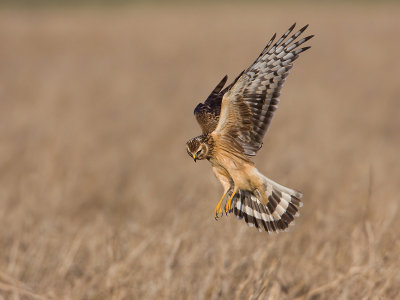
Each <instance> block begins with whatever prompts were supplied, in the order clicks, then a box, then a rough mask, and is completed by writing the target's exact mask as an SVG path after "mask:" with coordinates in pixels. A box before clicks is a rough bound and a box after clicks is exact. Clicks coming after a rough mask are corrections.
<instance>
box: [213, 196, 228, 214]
mask: <svg viewBox="0 0 400 300" xmlns="http://www.w3.org/2000/svg"><path fill="white" fill-rule="evenodd" d="M225 196H226V192H225V193H224V194H223V195H222V197H221V200H219V202H218V204H217V206H216V207H215V219H218V218H219V216H218V215H219V214H222V208H221V204H222V200H224V198H225Z"/></svg>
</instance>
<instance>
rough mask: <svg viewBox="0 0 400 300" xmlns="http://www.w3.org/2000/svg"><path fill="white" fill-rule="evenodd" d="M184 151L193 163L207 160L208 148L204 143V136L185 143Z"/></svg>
mask: <svg viewBox="0 0 400 300" xmlns="http://www.w3.org/2000/svg"><path fill="white" fill-rule="evenodd" d="M186 150H187V153H188V154H189V156H190V157H191V158H193V159H194V161H195V162H196V160H201V159H205V158H207V157H208V150H209V146H208V144H207V142H206V138H205V136H204V135H201V136H198V137H195V138H192V139H190V140H189V141H187V143H186Z"/></svg>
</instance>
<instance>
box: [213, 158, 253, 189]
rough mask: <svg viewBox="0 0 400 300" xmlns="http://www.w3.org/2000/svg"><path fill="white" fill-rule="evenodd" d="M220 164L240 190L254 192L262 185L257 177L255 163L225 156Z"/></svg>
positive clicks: (220, 160) (219, 160)
mask: <svg viewBox="0 0 400 300" xmlns="http://www.w3.org/2000/svg"><path fill="white" fill-rule="evenodd" d="M218 164H219V165H220V166H222V167H223V168H224V169H225V170H226V171H227V172H228V173H229V175H230V177H231V178H232V180H233V182H234V183H235V187H236V188H238V189H242V190H250V191H253V190H254V189H255V188H256V187H258V185H259V184H260V182H259V181H260V178H259V176H257V170H256V168H255V167H254V164H253V163H249V162H246V161H244V160H241V159H235V158H232V157H226V156H223V157H219V159H218Z"/></svg>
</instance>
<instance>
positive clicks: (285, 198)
mask: <svg viewBox="0 0 400 300" xmlns="http://www.w3.org/2000/svg"><path fill="white" fill-rule="evenodd" d="M260 176H262V179H263V182H264V185H265V186H266V189H265V190H266V193H267V197H268V203H267V205H263V204H262V203H261V201H260V199H262V198H261V195H256V193H255V192H252V191H246V190H239V191H238V193H237V195H235V197H234V200H233V201H234V202H233V212H234V214H235V215H236V216H237V217H238V219H244V220H245V222H246V223H247V224H248V225H249V226H250V227H256V228H257V229H258V230H259V231H266V232H268V233H271V232H280V231H286V230H287V228H288V227H289V225H294V217H297V216H299V212H298V211H299V208H300V207H302V206H303V203H302V202H301V200H300V199H301V197H302V196H303V195H302V194H301V193H300V192H298V191H295V190H293V189H289V188H287V187H284V186H282V185H280V184H278V183H276V182H274V181H272V180H271V179H269V178H267V177H265V176H263V175H261V174H260Z"/></svg>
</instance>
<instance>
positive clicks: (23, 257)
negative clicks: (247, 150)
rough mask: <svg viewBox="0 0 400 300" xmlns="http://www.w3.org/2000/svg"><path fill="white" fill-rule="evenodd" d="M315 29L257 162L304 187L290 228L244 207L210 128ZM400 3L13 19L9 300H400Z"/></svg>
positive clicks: (1, 73) (6, 166) (1, 142)
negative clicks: (251, 81) (199, 147)
mask: <svg viewBox="0 0 400 300" xmlns="http://www.w3.org/2000/svg"><path fill="white" fill-rule="evenodd" d="M294 21H297V22H298V24H299V25H303V24H306V23H310V28H309V29H308V32H309V33H310V34H316V37H315V38H314V39H312V40H311V41H310V44H311V45H312V46H313V48H311V50H309V51H307V52H306V53H304V55H302V57H301V58H300V59H299V60H298V61H297V62H296V64H295V67H294V68H293V70H292V72H291V75H290V76H289V78H288V80H287V81H286V84H285V87H284V89H283V93H282V97H281V104H280V108H279V110H278V112H277V114H276V115H275V118H274V120H273V122H272V126H271V127H270V131H269V132H268V135H267V136H266V139H265V143H264V147H263V149H262V151H261V152H260V153H259V155H258V156H257V157H256V158H255V161H256V165H257V167H258V169H259V170H260V171H262V172H263V173H264V174H265V175H267V176H268V177H270V178H272V179H273V180H276V181H278V182H280V183H282V184H284V185H287V186H289V187H292V188H295V189H298V190H301V191H302V192H303V193H304V207H303V208H302V210H301V217H300V218H298V219H297V220H296V226H294V227H291V228H290V231H289V232H288V233H280V234H278V235H268V234H266V233H259V232H257V231H256V230H255V229H254V228H248V227H247V226H246V224H245V223H244V221H238V220H236V219H235V217H234V216H233V215H230V216H228V217H223V218H222V219H221V220H219V221H218V222H216V221H215V220H214V218H213V212H214V208H215V205H216V203H217V201H218V199H219V197H220V195H221V192H222V188H221V187H220V185H219V183H218V182H217V180H216V179H215V178H214V175H213V174H212V172H211V168H210V166H209V164H208V163H207V162H198V163H197V164H194V163H193V160H192V159H190V158H189V157H188V155H187V153H186V150H185V142H186V140H187V139H189V138H191V137H193V136H195V135H197V134H199V133H200V129H199V127H198V126H197V123H196V121H195V119H194V117H193V114H192V112H193V109H194V107H195V105H196V104H197V103H198V102H200V101H203V100H204V99H205V97H206V96H207V95H208V93H209V92H210V91H211V89H212V88H213V87H214V86H215V84H216V83H217V82H218V81H219V80H220V79H221V78H222V77H223V75H225V74H228V75H229V76H230V79H232V78H234V77H235V76H236V75H237V74H238V73H239V72H240V71H241V70H242V69H244V68H245V67H247V66H248V65H249V64H250V63H251V62H252V61H253V59H254V58H255V57H256V56H257V55H258V54H259V52H260V51H261V49H262V48H263V46H264V45H265V43H266V42H267V40H269V38H270V37H271V35H272V34H273V33H274V32H275V31H277V32H278V33H283V32H284V31H285V30H286V29H287V28H288V26H290V25H291V24H292V23H293V22H294ZM399 35H400V6H398V5H395V4H385V5H378V4H368V5H365V6H357V5H346V4H337V5H329V6H321V5H316V4H314V5H311V4H308V5H305V6H300V5H298V4H297V5H295V4H291V5H289V4H286V5H280V6H278V5H272V4H271V5H267V4H264V5H262V4H249V5H246V6H245V5H236V6H232V7H231V6H228V5H227V4H225V5H210V6H204V7H202V6H184V7H181V6H178V5H174V6H171V7H169V6H155V5H153V6H143V5H141V6H123V7H112V8H104V7H103V8H101V7H99V8H93V7H83V8H79V9H74V8H71V7H68V8H66V9H62V8H52V9H41V10H24V9H16V8H3V9H2V10H0V299H1V300H4V299H48V300H53V299H54V300H55V299H396V297H397V299H400V297H399V294H400V239H399V238H400V220H399V217H400V208H399V203H400V198H399V197H400V196H399V195H400V163H399V156H400V79H399V78H400V60H399V59H398V54H399V50H400V42H399Z"/></svg>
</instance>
